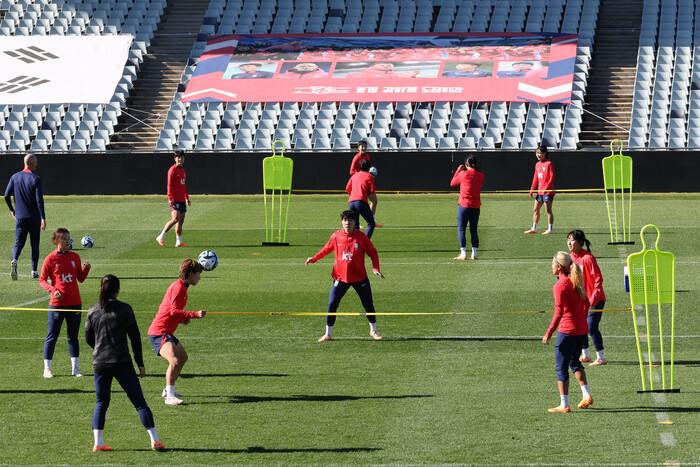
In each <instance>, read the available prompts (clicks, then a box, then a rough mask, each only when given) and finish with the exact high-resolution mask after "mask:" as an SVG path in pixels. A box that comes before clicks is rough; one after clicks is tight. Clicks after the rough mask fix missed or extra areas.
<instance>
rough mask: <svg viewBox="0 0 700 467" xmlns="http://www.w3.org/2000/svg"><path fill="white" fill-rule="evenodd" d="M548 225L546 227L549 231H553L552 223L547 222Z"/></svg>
mask: <svg viewBox="0 0 700 467" xmlns="http://www.w3.org/2000/svg"><path fill="white" fill-rule="evenodd" d="M547 225H548V226H549V227H547V230H549V231H550V232H554V224H547Z"/></svg>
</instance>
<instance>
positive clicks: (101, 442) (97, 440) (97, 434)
mask: <svg viewBox="0 0 700 467" xmlns="http://www.w3.org/2000/svg"><path fill="white" fill-rule="evenodd" d="M103 431H104V430H92V434H93V435H94V436H95V446H104V444H105V442H104V440H103V439H102V432H103Z"/></svg>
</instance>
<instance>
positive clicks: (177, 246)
mask: <svg viewBox="0 0 700 467" xmlns="http://www.w3.org/2000/svg"><path fill="white" fill-rule="evenodd" d="M181 246H182V247H188V246H189V245H185V244H184V243H178V244H177V245H175V248H180V247H181Z"/></svg>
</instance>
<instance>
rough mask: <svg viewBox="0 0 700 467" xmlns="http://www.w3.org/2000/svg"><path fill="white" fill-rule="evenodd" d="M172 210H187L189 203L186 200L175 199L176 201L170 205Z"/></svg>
mask: <svg viewBox="0 0 700 467" xmlns="http://www.w3.org/2000/svg"><path fill="white" fill-rule="evenodd" d="M170 210H171V211H173V210H175V211H178V212H187V203H186V202H184V201H175V203H174V204H173V205H172V206H170Z"/></svg>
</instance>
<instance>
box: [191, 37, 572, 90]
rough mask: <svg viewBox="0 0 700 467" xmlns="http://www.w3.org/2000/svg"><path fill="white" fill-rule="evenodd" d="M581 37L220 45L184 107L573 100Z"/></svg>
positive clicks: (279, 40) (216, 41) (208, 54)
mask: <svg viewBox="0 0 700 467" xmlns="http://www.w3.org/2000/svg"><path fill="white" fill-rule="evenodd" d="M576 43H577V36H576V35H570V34H559V33H551V34H550V33H537V34H535V33H441V34H440V35H436V34H435V33H424V34H337V35H332V36H329V35H326V34H296V35H295V34H292V35H285V36H281V35H274V34H267V35H245V36H244V35H227V36H212V37H211V38H210V39H209V42H208V43H207V46H206V48H205V50H204V53H203V54H202V56H201V58H200V59H199V62H198V64H197V68H196V69H195V71H194V73H193V76H192V78H191V79H190V81H189V83H188V85H187V89H186V90H185V93H184V95H183V98H182V100H183V101H184V102H216V101H223V102H283V101H292V102H293V101H297V102H325V101H355V102H379V101H397V100H402V101H417V102H419V101H436V100H452V101H454V100H461V101H520V102H540V103H548V102H562V103H568V102H570V100H571V91H572V84H573V77H574V63H575V60H576Z"/></svg>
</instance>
